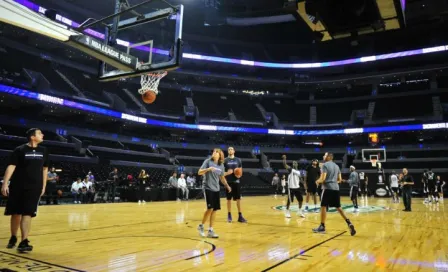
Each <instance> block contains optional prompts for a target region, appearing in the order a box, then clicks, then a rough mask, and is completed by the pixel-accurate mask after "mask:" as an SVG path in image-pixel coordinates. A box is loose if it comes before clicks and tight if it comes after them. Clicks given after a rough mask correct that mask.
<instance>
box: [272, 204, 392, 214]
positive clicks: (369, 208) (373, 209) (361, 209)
mask: <svg viewBox="0 0 448 272" xmlns="http://www.w3.org/2000/svg"><path fill="white" fill-rule="evenodd" d="M341 208H342V209H343V210H344V211H348V212H350V211H353V209H354V206H353V205H341ZM272 209H274V210H277V211H285V210H286V206H285V205H279V206H273V207H272ZM386 209H387V208H386V207H384V206H367V207H359V208H358V211H359V212H360V213H371V212H379V211H384V210H386ZM289 210H290V211H291V212H298V211H299V208H298V207H297V205H293V206H290V207H289ZM319 210H320V207H319V208H311V207H309V208H308V211H309V212H316V211H319ZM337 212H338V211H337V210H336V208H329V209H328V213H337Z"/></svg>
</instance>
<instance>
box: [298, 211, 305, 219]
mask: <svg viewBox="0 0 448 272" xmlns="http://www.w3.org/2000/svg"><path fill="white" fill-rule="evenodd" d="M297 216H300V217H302V218H305V214H304V213H303V212H302V211H299V212H297Z"/></svg>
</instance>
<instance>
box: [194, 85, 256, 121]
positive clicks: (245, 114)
mask: <svg viewBox="0 0 448 272" xmlns="http://www.w3.org/2000/svg"><path fill="white" fill-rule="evenodd" d="M193 101H194V103H195V105H196V106H198V108H199V113H200V115H201V116H203V117H212V118H218V119H228V118H229V114H228V113H229V112H231V111H232V112H233V113H234V114H235V116H236V117H237V119H238V120H248V121H262V116H261V113H260V111H259V110H258V109H257V107H255V104H256V99H252V98H251V97H250V96H245V95H232V94H219V93H218V94H217V93H205V92H195V93H194V96H193Z"/></svg>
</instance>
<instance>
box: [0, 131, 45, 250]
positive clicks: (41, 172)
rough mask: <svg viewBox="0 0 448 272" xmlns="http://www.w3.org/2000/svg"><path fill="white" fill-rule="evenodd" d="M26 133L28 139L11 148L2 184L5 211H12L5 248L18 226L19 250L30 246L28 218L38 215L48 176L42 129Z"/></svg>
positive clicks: (14, 240) (30, 248) (7, 213)
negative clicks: (20, 238) (8, 236)
mask: <svg viewBox="0 0 448 272" xmlns="http://www.w3.org/2000/svg"><path fill="white" fill-rule="evenodd" d="M26 134H27V138H28V143H27V144H23V145H21V146H18V147H16V148H15V149H14V151H13V153H12V154H11V157H10V159H9V163H8V167H7V169H6V171H5V176H4V178H3V180H5V182H4V183H3V185H2V194H3V195H4V196H8V202H7V204H6V209H5V215H11V238H10V239H9V243H8V245H7V248H13V247H14V246H15V245H16V243H17V232H18V230H19V226H20V230H21V233H22V241H21V242H20V244H19V246H18V247H17V250H18V251H20V252H25V251H32V250H33V247H32V246H31V245H30V244H29V241H28V234H29V231H30V227H31V218H33V217H35V216H36V215H37V207H38V205H39V201H40V197H41V196H42V195H43V194H44V193H45V187H46V184H47V177H48V152H47V149H46V148H45V147H42V146H39V144H40V143H41V142H42V141H43V138H44V135H43V134H42V131H41V130H40V129H37V128H32V129H30V130H28V131H27V133H26ZM10 180H11V182H10V185H9V186H8V181H10Z"/></svg>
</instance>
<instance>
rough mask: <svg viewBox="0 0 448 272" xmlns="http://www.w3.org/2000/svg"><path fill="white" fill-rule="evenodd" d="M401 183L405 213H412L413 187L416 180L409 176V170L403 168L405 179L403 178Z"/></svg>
mask: <svg viewBox="0 0 448 272" xmlns="http://www.w3.org/2000/svg"><path fill="white" fill-rule="evenodd" d="M400 183H401V186H402V187H403V204H404V210H403V211H405V212H410V211H411V203H412V185H414V178H413V177H412V176H411V175H409V173H408V169H407V168H403V177H402V178H401V180H400Z"/></svg>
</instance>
